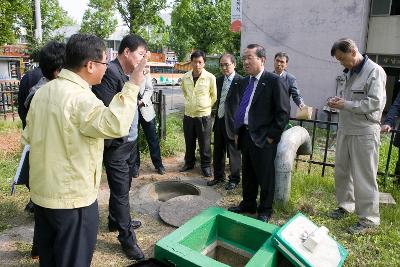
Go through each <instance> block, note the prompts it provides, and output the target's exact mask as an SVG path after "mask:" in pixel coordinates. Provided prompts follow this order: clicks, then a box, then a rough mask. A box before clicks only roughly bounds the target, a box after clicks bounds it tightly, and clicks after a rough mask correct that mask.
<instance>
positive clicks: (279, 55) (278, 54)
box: [274, 52, 289, 63]
mask: <svg viewBox="0 0 400 267" xmlns="http://www.w3.org/2000/svg"><path fill="white" fill-rule="evenodd" d="M277 57H284V58H286V63H288V62H289V56H288V54H287V53H285V52H278V53H276V54H275V57H274V59H276V58H277Z"/></svg>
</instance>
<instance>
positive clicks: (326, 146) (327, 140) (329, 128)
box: [322, 112, 332, 177]
mask: <svg viewBox="0 0 400 267" xmlns="http://www.w3.org/2000/svg"><path fill="white" fill-rule="evenodd" d="M331 120H332V113H331V112H328V124H327V127H328V128H327V130H326V138H325V149H324V162H323V163H322V177H324V176H325V167H326V158H327V157H328V145H329V137H330V134H331Z"/></svg>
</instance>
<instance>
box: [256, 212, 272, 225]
mask: <svg viewBox="0 0 400 267" xmlns="http://www.w3.org/2000/svg"><path fill="white" fill-rule="evenodd" d="M257 220H260V221H263V222H266V223H267V222H268V221H269V220H271V214H265V213H261V214H258V216H257Z"/></svg>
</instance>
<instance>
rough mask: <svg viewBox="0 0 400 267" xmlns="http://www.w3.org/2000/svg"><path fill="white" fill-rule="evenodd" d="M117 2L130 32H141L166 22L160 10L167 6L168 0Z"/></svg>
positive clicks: (123, 0)
mask: <svg viewBox="0 0 400 267" xmlns="http://www.w3.org/2000/svg"><path fill="white" fill-rule="evenodd" d="M115 2H116V5H117V9H118V11H119V13H120V14H121V17H122V20H123V21H124V22H125V23H126V25H127V26H128V28H129V32H130V33H136V34H139V33H140V32H143V30H144V29H146V27H151V26H160V25H163V24H164V22H163V20H162V19H161V17H160V11H161V10H163V9H165V8H166V6H167V1H166V0H116V1H115Z"/></svg>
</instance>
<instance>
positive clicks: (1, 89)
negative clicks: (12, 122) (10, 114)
mask: <svg viewBox="0 0 400 267" xmlns="http://www.w3.org/2000/svg"><path fill="white" fill-rule="evenodd" d="M0 93H1V96H0V101H1V103H0V104H1V107H2V110H1V112H2V113H3V116H4V120H6V119H7V110H6V100H5V93H4V83H2V84H0Z"/></svg>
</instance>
